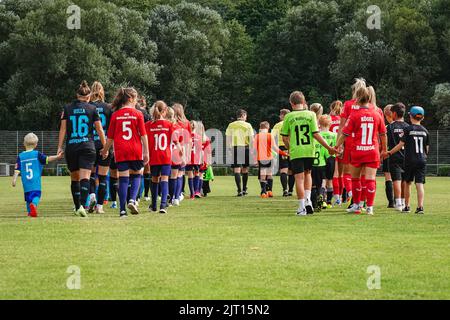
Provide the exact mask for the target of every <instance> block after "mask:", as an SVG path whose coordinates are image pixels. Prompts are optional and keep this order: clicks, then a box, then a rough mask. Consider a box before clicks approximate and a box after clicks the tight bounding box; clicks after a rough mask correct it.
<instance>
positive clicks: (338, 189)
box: [330, 100, 344, 205]
mask: <svg viewBox="0 0 450 320" xmlns="http://www.w3.org/2000/svg"><path fill="white" fill-rule="evenodd" d="M343 106H344V105H343V103H342V101H340V100H337V101H334V102H333V103H332V104H331V106H330V116H331V126H330V131H331V132H333V133H336V134H338V133H339V125H340V123H341V113H342V108H343ZM334 161H335V164H336V165H335V166H334V175H333V197H334V205H340V204H341V203H342V202H341V196H342V192H343V191H344V164H343V163H342V162H341V161H339V157H336V158H334Z"/></svg>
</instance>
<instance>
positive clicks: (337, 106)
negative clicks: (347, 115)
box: [330, 100, 344, 116]
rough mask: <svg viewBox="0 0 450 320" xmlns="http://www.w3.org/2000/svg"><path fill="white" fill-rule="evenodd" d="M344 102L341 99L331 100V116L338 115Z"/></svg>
mask: <svg viewBox="0 0 450 320" xmlns="http://www.w3.org/2000/svg"><path fill="white" fill-rule="evenodd" d="M343 106H344V104H343V103H342V101H341V100H336V101H333V102H332V103H331V105H330V114H331V115H333V116H340V115H341V113H342V108H343Z"/></svg>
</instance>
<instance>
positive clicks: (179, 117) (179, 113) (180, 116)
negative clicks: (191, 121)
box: [172, 103, 188, 123]
mask: <svg viewBox="0 0 450 320" xmlns="http://www.w3.org/2000/svg"><path fill="white" fill-rule="evenodd" d="M172 108H173V111H175V120H176V121H180V122H182V123H186V122H188V119H187V118H186V115H185V114H184V107H183V105H181V104H180V103H175V104H174V105H173V106H172Z"/></svg>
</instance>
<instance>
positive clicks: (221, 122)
mask: <svg viewBox="0 0 450 320" xmlns="http://www.w3.org/2000/svg"><path fill="white" fill-rule="evenodd" d="M374 2H376V3H374ZM73 4H75V5H77V6H79V7H80V8H81V12H80V13H81V14H80V18H81V22H80V29H70V28H68V27H67V20H68V18H69V17H70V16H71V12H70V11H69V12H68V11H67V8H68V7H69V6H70V5H73ZM373 4H376V5H377V6H378V7H379V8H380V20H379V21H380V28H369V27H368V20H369V21H372V20H373V19H372V18H373V17H372V15H373V14H374V12H375V11H371V12H368V8H369V6H371V5H373ZM371 19H372V20H371ZM369 26H370V25H369ZM449 75H450V2H449V1H448V0H401V1H395V2H393V1H389V0H377V1H372V0H370V1H368V0H367V1H366V0H364V1H361V0H335V1H329V0H322V1H315V0H192V1H180V0H140V1H137V0H112V1H106V0H72V1H69V0H3V1H0V128H1V129H3V130H4V129H9V130H16V129H27V130H37V129H55V128H57V125H58V114H59V112H60V110H61V107H62V105H63V104H64V103H66V102H68V101H70V100H71V99H72V98H73V96H74V90H75V89H76V87H77V85H78V83H79V82H80V81H81V80H83V79H86V80H88V81H90V82H92V81H94V80H100V81H101V82H102V83H104V85H105V87H106V89H107V92H108V99H111V98H112V96H113V94H114V92H115V90H116V89H117V87H119V86H124V85H133V86H135V87H136V88H137V89H138V90H139V91H140V92H141V93H142V94H144V95H145V96H146V97H147V98H148V100H149V101H153V100H155V99H164V100H166V101H167V102H168V103H173V102H181V103H183V104H185V105H186V107H187V113H188V114H189V116H191V117H193V118H197V119H202V120H203V121H204V122H205V123H206V125H207V126H208V127H216V128H224V127H225V126H226V124H227V123H228V121H230V120H231V119H232V118H233V116H234V112H235V110H236V109H237V108H245V109H247V110H248V111H249V115H250V121H251V122H252V123H253V124H255V125H256V124H257V123H258V122H259V121H260V120H270V121H272V122H274V121H275V120H276V117H277V113H278V110H279V109H280V108H281V107H286V106H287V101H286V100H287V96H288V95H289V93H290V92H291V91H292V90H295V89H301V90H303V91H304V92H305V94H306V96H307V99H308V102H310V103H312V102H320V103H322V104H323V105H324V106H325V108H327V105H328V104H329V103H330V102H331V101H333V100H334V99H346V98H348V97H349V94H350V92H349V87H350V84H351V82H352V80H353V78H355V77H364V78H366V79H367V80H368V82H369V83H370V84H372V85H373V86H375V88H376V90H377V93H378V99H379V105H380V106H382V105H384V104H387V103H391V102H397V101H403V102H404V103H406V104H408V105H412V104H420V105H424V106H425V108H426V109H427V112H428V117H427V124H428V125H429V126H430V127H434V128H438V127H440V128H445V127H449V126H450V76H449Z"/></svg>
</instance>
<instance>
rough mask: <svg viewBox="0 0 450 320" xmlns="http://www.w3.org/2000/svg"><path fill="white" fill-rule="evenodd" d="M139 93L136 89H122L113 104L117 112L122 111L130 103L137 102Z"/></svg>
mask: <svg viewBox="0 0 450 320" xmlns="http://www.w3.org/2000/svg"><path fill="white" fill-rule="evenodd" d="M137 96H138V93H137V91H136V89H134V88H120V89H119V91H117V94H116V97H115V98H114V101H113V103H112V106H113V109H114V110H115V111H117V110H120V109H121V108H122V107H123V106H124V105H125V104H127V103H128V102H129V101H136V100H137Z"/></svg>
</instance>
